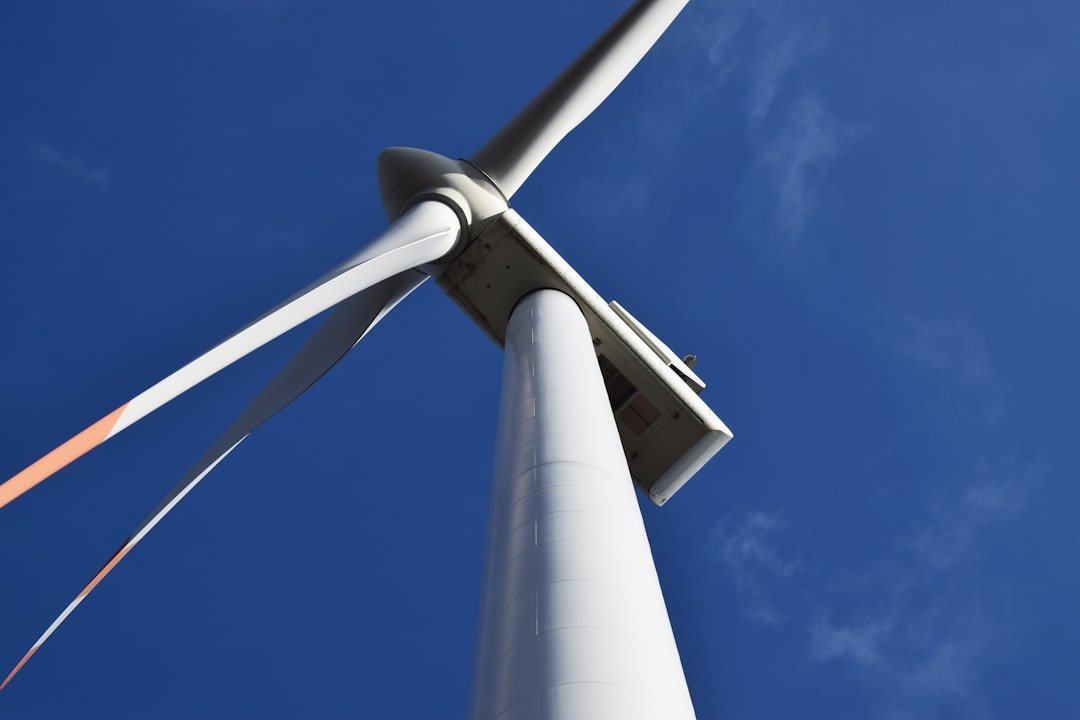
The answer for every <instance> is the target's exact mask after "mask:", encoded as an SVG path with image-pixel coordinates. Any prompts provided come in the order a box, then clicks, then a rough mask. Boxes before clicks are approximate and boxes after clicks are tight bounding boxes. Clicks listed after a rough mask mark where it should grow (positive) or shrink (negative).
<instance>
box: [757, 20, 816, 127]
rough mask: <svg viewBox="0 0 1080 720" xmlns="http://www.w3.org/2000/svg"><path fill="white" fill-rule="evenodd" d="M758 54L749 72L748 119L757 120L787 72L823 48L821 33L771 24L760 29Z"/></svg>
mask: <svg viewBox="0 0 1080 720" xmlns="http://www.w3.org/2000/svg"><path fill="white" fill-rule="evenodd" d="M761 35H762V42H761V51H760V53H759V54H758V56H757V58H756V60H755V63H754V67H753V70H752V78H753V82H752V83H751V85H750V109H749V113H750V118H751V119H752V120H760V119H762V118H764V117H765V116H766V115H768V114H769V110H770V109H771V108H772V104H773V101H774V100H775V99H776V96H777V94H778V93H779V92H780V89H781V88H782V87H783V84H784V81H785V80H786V79H787V77H788V75H789V73H790V71H791V69H792V68H793V67H794V66H795V64H796V63H797V62H799V61H800V60H804V59H806V58H809V57H810V56H812V55H814V54H815V53H817V52H818V51H819V50H821V48H823V47H824V46H825V42H826V36H825V33H824V32H822V31H820V30H817V29H812V28H808V27H805V26H803V25H799V24H796V23H787V22H772V23H768V24H765V25H764V26H763V27H762V29H761Z"/></svg>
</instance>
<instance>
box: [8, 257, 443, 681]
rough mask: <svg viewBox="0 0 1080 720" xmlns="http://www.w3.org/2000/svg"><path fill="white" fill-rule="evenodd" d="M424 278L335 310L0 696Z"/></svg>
mask: <svg viewBox="0 0 1080 720" xmlns="http://www.w3.org/2000/svg"><path fill="white" fill-rule="evenodd" d="M426 279H427V276H426V275H424V274H423V273H421V272H418V271H416V270H408V271H406V272H403V273H401V274H399V275H395V276H394V277H392V278H390V279H388V280H384V281H382V282H381V283H378V284H377V285H374V286H372V287H370V288H368V289H367V290H364V291H363V292H361V293H359V294H358V295H354V296H353V297H351V298H348V299H346V300H345V301H343V302H342V303H341V304H340V305H338V306H337V307H336V308H335V309H334V310H333V312H331V314H330V316H329V317H328V318H327V319H326V321H325V322H324V323H323V324H322V325H321V326H320V327H319V329H318V330H316V331H315V333H314V334H313V335H312V336H311V337H310V338H309V339H308V341H307V342H306V343H305V344H304V345H303V346H302V347H301V348H300V350H299V351H298V352H297V353H296V354H295V355H294V356H293V357H292V359H290V360H289V362H288V363H287V364H286V365H285V367H284V368H282V370H281V372H279V373H278V374H277V376H275V377H274V379H273V380H271V381H270V383H269V384H267V386H266V387H265V388H263V391H262V392H261V393H259V395H258V396H257V397H256V398H255V400H253V401H252V403H251V404H250V405H248V407H247V409H246V410H244V412H243V413H241V415H240V417H238V418H237V419H236V421H235V422H234V423H233V424H232V425H230V426H229V429H228V430H226V431H225V432H224V433H223V434H222V435H221V437H219V438H218V439H217V441H216V442H215V443H214V445H213V446H212V447H211V448H210V449H209V450H208V451H207V452H206V454H205V455H203V456H202V458H201V459H200V460H199V462H197V463H196V464H195V466H194V467H193V468H191V470H190V471H189V472H188V473H187V475H185V476H184V478H183V479H182V480H181V481H180V482H179V483H177V485H176V487H174V488H173V489H172V490H171V491H170V492H169V494H168V495H167V496H166V497H165V499H164V500H162V501H161V503H160V504H159V505H158V506H157V507H156V508H155V509H154V511H153V512H152V513H150V515H149V516H148V517H147V518H146V519H145V520H143V522H142V524H140V525H139V527H137V528H136V529H135V532H133V533H132V534H131V536H130V537H129V538H128V539H127V540H125V541H124V544H123V545H121V546H120V547H119V548H118V549H117V551H116V552H115V553H113V555H112V557H111V558H109V561H108V562H106V563H105V564H104V565H103V566H102V567H101V569H100V570H98V571H97V573H96V574H95V575H94V577H93V578H91V579H90V582H88V583H87V584H86V586H85V587H84V588H83V589H82V590H81V591H80V592H79V594H78V595H76V596H75V599H74V600H72V601H71V602H70V603H69V604H68V606H67V607H66V608H64V611H63V612H62V613H60V615H59V616H58V617H57V618H56V620H54V621H53V623H52V625H50V626H49V627H48V629H47V630H46V631H45V632H44V633H42V635H41V637H39V638H38V639H37V642H35V643H34V645H33V647H31V648H30V650H29V651H27V653H26V654H25V655H24V656H23V657H22V659H21V660H20V661H19V663H18V664H17V665H16V666H15V669H14V670H12V671H11V672H10V673H9V674H8V676H7V678H5V679H4V681H3V682H2V683H0V690H3V689H4V687H5V686H7V684H8V683H9V682H11V679H12V678H13V677H15V675H16V674H17V673H18V672H19V670H21V669H22V667H23V666H24V665H25V664H26V662H27V660H29V659H30V657H31V656H33V654H34V653H36V652H37V651H38V648H40V647H41V646H42V645H43V644H44V643H45V641H46V640H48V639H49V637H50V636H51V635H52V634H53V633H54V632H56V629H57V628H58V627H60V625H61V623H63V622H64V620H66V619H67V618H68V616H69V615H71V613H72V612H73V611H74V610H75V608H76V607H78V606H79V604H80V603H81V602H82V601H83V600H84V599H85V598H86V596H87V595H89V594H90V593H91V591H93V589H94V588H95V587H97V585H98V583H100V582H101V581H102V579H104V577H105V576H106V575H108V574H109V573H110V572H112V569H113V568H115V567H116V566H117V565H118V564H119V563H120V561H121V560H123V559H124V556H125V555H127V554H128V553H129V552H130V551H131V549H132V548H133V547H135V545H137V544H138V543H139V541H140V540H142V539H143V538H144V537H146V535H147V533H149V532H150V531H151V530H153V529H154V527H155V526H156V525H157V524H158V523H159V522H160V521H161V519H162V518H164V517H165V516H166V515H167V514H168V513H169V512H170V511H171V510H172V509H173V508H174V507H176V505H177V504H178V503H179V502H180V501H181V500H183V499H184V497H185V496H186V495H187V494H188V493H189V492H191V490H192V489H193V488H194V487H195V486H196V485H197V484H198V483H199V481H201V480H202V479H203V478H204V477H206V476H207V475H208V474H209V473H210V471H211V470H213V469H214V468H215V467H216V466H217V464H218V463H219V462H221V461H222V460H223V459H224V458H225V456H226V455H228V454H229V453H230V452H232V450H233V449H234V448H235V447H236V446H237V445H239V444H240V443H241V442H242V441H243V440H244V438H246V437H247V436H248V435H249V434H250V433H251V432H252V431H253V430H255V428H257V427H258V426H259V425H261V424H262V423H263V422H265V421H266V420H268V419H269V418H270V417H272V416H273V415H274V414H275V413H277V412H278V411H279V410H281V409H282V408H284V407H285V406H286V405H288V404H289V403H291V402H292V401H293V400H295V399H296V398H297V397H299V396H300V395H301V394H303V393H304V391H305V390H307V389H308V388H310V387H311V386H312V385H313V384H315V382H317V381H318V380H319V378H321V377H322V376H323V375H324V374H325V373H326V372H327V371H328V370H330V368H332V367H333V366H334V365H336V364H337V362H338V361H339V360H340V359H341V358H342V357H344V356H345V353H347V352H348V351H349V349H350V348H352V347H353V346H354V345H356V343H357V342H359V341H360V339H361V338H362V337H363V336H364V335H366V334H367V332H368V330H370V329H371V328H372V327H373V326H374V325H375V323H377V322H378V321H379V320H381V319H382V318H383V317H384V316H385V315H386V313H388V312H390V310H392V309H393V307H394V306H395V305H397V304H398V303H399V302H400V301H401V300H402V299H403V298H404V297H405V296H406V295H408V294H409V293H411V292H412V291H413V290H415V289H416V288H418V287H419V286H420V284H421V283H423V282H424V280H426Z"/></svg>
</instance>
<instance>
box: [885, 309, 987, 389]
mask: <svg viewBox="0 0 1080 720" xmlns="http://www.w3.org/2000/svg"><path fill="white" fill-rule="evenodd" d="M891 325H892V328H891V330H890V331H889V333H888V335H887V337H886V340H887V341H888V342H889V343H890V344H891V345H892V346H893V347H894V348H895V349H896V350H897V351H898V352H899V353H900V354H901V355H902V356H903V357H905V358H906V359H907V360H909V361H910V362H912V363H913V364H914V365H915V366H916V367H918V368H919V369H921V370H925V371H929V372H933V373H938V374H941V375H946V376H948V378H949V379H950V380H951V381H955V380H961V381H965V382H984V381H986V380H988V379H990V377H991V369H990V361H989V356H988V355H987V352H986V349H985V347H984V346H983V342H982V339H981V338H980V337H979V335H978V334H977V333H976V332H975V330H974V328H973V327H972V326H971V324H970V323H968V322H967V321H965V320H963V319H961V318H943V317H937V318H926V317H916V316H914V315H904V316H902V317H900V318H899V319H897V320H896V321H894V322H893V323H891Z"/></svg>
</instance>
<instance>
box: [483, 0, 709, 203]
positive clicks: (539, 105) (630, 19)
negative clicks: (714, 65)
mask: <svg viewBox="0 0 1080 720" xmlns="http://www.w3.org/2000/svg"><path fill="white" fill-rule="evenodd" d="M687 1H688V0H638V2H636V3H634V4H633V6H631V7H630V9H629V10H627V11H626V12H625V13H623V14H622V17H620V18H619V19H618V20H616V21H615V22H614V24H612V25H611V27H609V28H608V29H607V30H606V31H604V34H602V35H601V36H600V37H598V38H597V39H596V40H594V41H593V43H592V45H590V46H589V47H588V48H587V49H586V50H585V52H583V53H582V54H581V55H580V56H578V58H577V59H576V60H575V61H574V62H573V63H572V64H571V65H570V66H569V67H567V68H566V69H565V70H563V71H562V73H561V74H560V75H559V76H558V77H556V78H555V79H554V80H553V81H552V82H551V84H549V85H548V86H547V87H546V88H544V89H543V90H542V91H541V92H540V94H539V95H537V96H536V97H535V98H533V100H532V102H530V103H529V104H528V105H526V106H525V107H524V108H523V109H522V110H521V111H520V112H519V113H518V114H517V115H515V116H514V118H513V119H512V120H510V122H508V123H507V124H506V125H504V126H503V128H502V129H501V130H499V131H498V132H497V133H495V135H494V136H492V137H491V139H490V140H488V141H487V142H486V143H484V146H483V147H481V148H480V149H479V150H477V151H476V153H475V154H474V155H473V156H472V157H471V158H469V162H470V163H472V164H473V165H475V166H476V167H478V168H479V169H480V170H482V171H483V172H484V173H486V174H487V176H488V177H489V178H491V180H492V182H494V183H495V184H496V185H497V186H498V187H499V190H501V191H502V193H503V195H505V196H506V198H507V199H509V198H510V196H512V195H513V194H514V193H516V192H517V191H518V189H519V188H520V187H521V185H522V184H523V183H524V182H525V180H526V179H528V177H529V175H531V174H532V172H533V170H535V169H536V167H537V166H538V165H539V164H540V163H541V162H542V161H543V159H544V158H545V157H547V154H548V153H549V152H551V150H552V148H554V147H555V146H556V145H558V144H559V141H560V140H562V139H563V138H564V137H566V135H567V133H569V132H570V131H571V130H573V129H574V128H575V127H577V126H578V124H579V123H580V122H581V121H582V120H584V119H585V118H587V117H588V116H589V114H590V113H592V111H593V110H595V109H596V108H597V107H598V106H599V105H600V103H602V102H603V101H604V99H605V98H606V97H607V96H608V95H610V94H611V91H612V90H614V89H615V88H616V87H618V85H619V83H621V82H622V81H623V78H625V77H626V76H627V75H628V74H629V73H630V71H631V70H633V69H634V66H635V65H637V64H638V62H639V61H640V60H641V58H642V57H644V56H645V53H646V52H648V51H649V48H651V47H652V46H653V45H654V44H655V43H656V41H657V39H659V37H660V36H661V35H662V34H663V33H664V31H665V30H667V28H668V26H669V25H671V23H672V21H673V20H674V19H675V17H676V16H677V15H678V14H679V12H680V11H681V10H682V9H683V7H684V6H685V5H686V3H687Z"/></svg>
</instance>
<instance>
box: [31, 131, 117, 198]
mask: <svg viewBox="0 0 1080 720" xmlns="http://www.w3.org/2000/svg"><path fill="white" fill-rule="evenodd" d="M30 153H31V155H33V156H34V157H35V158H37V159H38V160H39V161H40V162H42V163H44V164H45V165H47V166H48V167H50V168H52V169H54V170H57V171H59V172H61V173H63V174H65V175H67V176H68V177H71V178H74V179H76V180H79V181H80V182H83V183H86V184H88V185H94V186H96V187H99V188H102V189H104V188H107V187H108V186H109V182H110V180H111V173H110V171H109V168H108V166H107V165H105V164H104V163H103V162H101V161H99V160H97V161H95V160H90V159H88V158H86V157H84V156H81V155H72V154H69V153H65V152H63V151H61V150H60V149H58V148H57V147H56V146H55V145H51V144H50V143H47V142H39V143H35V144H34V145H32V146H31V147H30Z"/></svg>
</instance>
